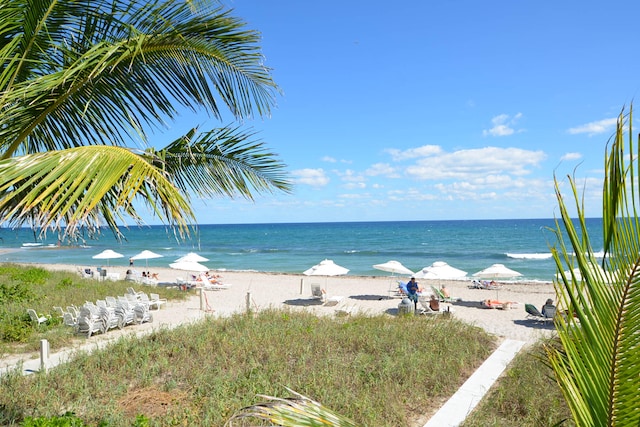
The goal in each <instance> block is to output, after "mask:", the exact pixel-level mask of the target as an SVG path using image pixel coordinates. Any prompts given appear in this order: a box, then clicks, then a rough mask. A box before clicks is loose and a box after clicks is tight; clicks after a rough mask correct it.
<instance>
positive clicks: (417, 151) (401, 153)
mask: <svg viewBox="0 0 640 427" xmlns="http://www.w3.org/2000/svg"><path fill="white" fill-rule="evenodd" d="M385 151H386V152H387V153H389V154H390V155H391V159H392V160H393V161H395V162H399V161H402V160H407V159H415V158H417V157H426V156H431V155H435V154H440V153H442V148H441V147H440V146H439V145H423V146H422V147H418V148H411V149H409V150H397V149H393V148H392V149H388V150H385Z"/></svg>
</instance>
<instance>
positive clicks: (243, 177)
mask: <svg viewBox="0 0 640 427" xmlns="http://www.w3.org/2000/svg"><path fill="white" fill-rule="evenodd" d="M254 135H255V134H254V133H252V132H246V131H241V130H239V129H238V128H235V129H232V128H221V129H215V130H212V131H209V132H205V133H203V134H197V130H196V129H193V130H192V131H191V132H190V133H188V134H187V135H185V136H184V137H182V138H179V139H177V140H176V141H174V142H172V143H171V144H169V145H168V146H167V147H165V148H164V149H163V150H160V151H155V150H147V153H152V154H153V156H154V157H155V158H156V159H157V160H158V161H160V162H161V163H160V164H158V166H159V167H162V168H163V169H164V171H165V172H166V173H168V174H169V176H171V178H172V180H173V182H174V183H175V184H176V186H177V187H178V188H180V190H182V191H185V192H187V191H194V192H196V193H197V194H198V195H200V196H206V197H210V196H221V195H222V196H229V197H233V196H234V195H237V194H240V195H241V196H243V197H246V198H248V199H252V197H253V196H252V192H253V190H255V191H259V192H264V191H272V189H278V190H281V191H285V192H288V191H289V190H290V185H289V183H288V182H287V181H286V178H285V173H284V165H283V164H282V163H280V162H279V161H277V159H276V156H275V154H273V153H270V152H268V151H267V150H266V149H265V147H264V145H263V144H262V143H260V142H258V141H256V140H254V139H253V137H254Z"/></svg>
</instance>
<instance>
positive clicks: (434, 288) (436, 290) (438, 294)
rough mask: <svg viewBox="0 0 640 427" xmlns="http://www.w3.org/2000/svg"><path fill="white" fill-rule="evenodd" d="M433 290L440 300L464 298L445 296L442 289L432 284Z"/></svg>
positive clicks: (448, 300)
mask: <svg viewBox="0 0 640 427" xmlns="http://www.w3.org/2000/svg"><path fill="white" fill-rule="evenodd" d="M431 290H432V291H433V294H434V295H435V296H436V297H437V298H438V299H439V300H440V302H456V301H462V298H460V297H452V296H449V297H447V296H445V295H444V294H443V293H442V291H441V290H440V289H438V288H436V287H435V286H433V285H431Z"/></svg>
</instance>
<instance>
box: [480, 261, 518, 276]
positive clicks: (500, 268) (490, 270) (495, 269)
mask: <svg viewBox="0 0 640 427" xmlns="http://www.w3.org/2000/svg"><path fill="white" fill-rule="evenodd" d="M518 276H522V274H521V273H518V272H517V271H515V270H511V269H510V268H507V267H505V266H504V264H493V265H492V266H490V267H487V268H485V269H484V270H480V271H478V272H477V273H473V277H480V278H483V279H510V278H513V277H518Z"/></svg>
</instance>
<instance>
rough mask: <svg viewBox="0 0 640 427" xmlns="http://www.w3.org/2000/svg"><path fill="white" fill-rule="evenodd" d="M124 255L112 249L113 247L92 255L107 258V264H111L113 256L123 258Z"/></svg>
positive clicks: (94, 257)
mask: <svg viewBox="0 0 640 427" xmlns="http://www.w3.org/2000/svg"><path fill="white" fill-rule="evenodd" d="M123 256H124V255H122V254H120V253H118V252H115V251H112V250H111V249H105V250H104V251H102V252H100V253H99V254H96V255H94V256H92V257H91V258H93V259H106V260H107V265H109V260H110V259H113V258H122V257H123Z"/></svg>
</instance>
